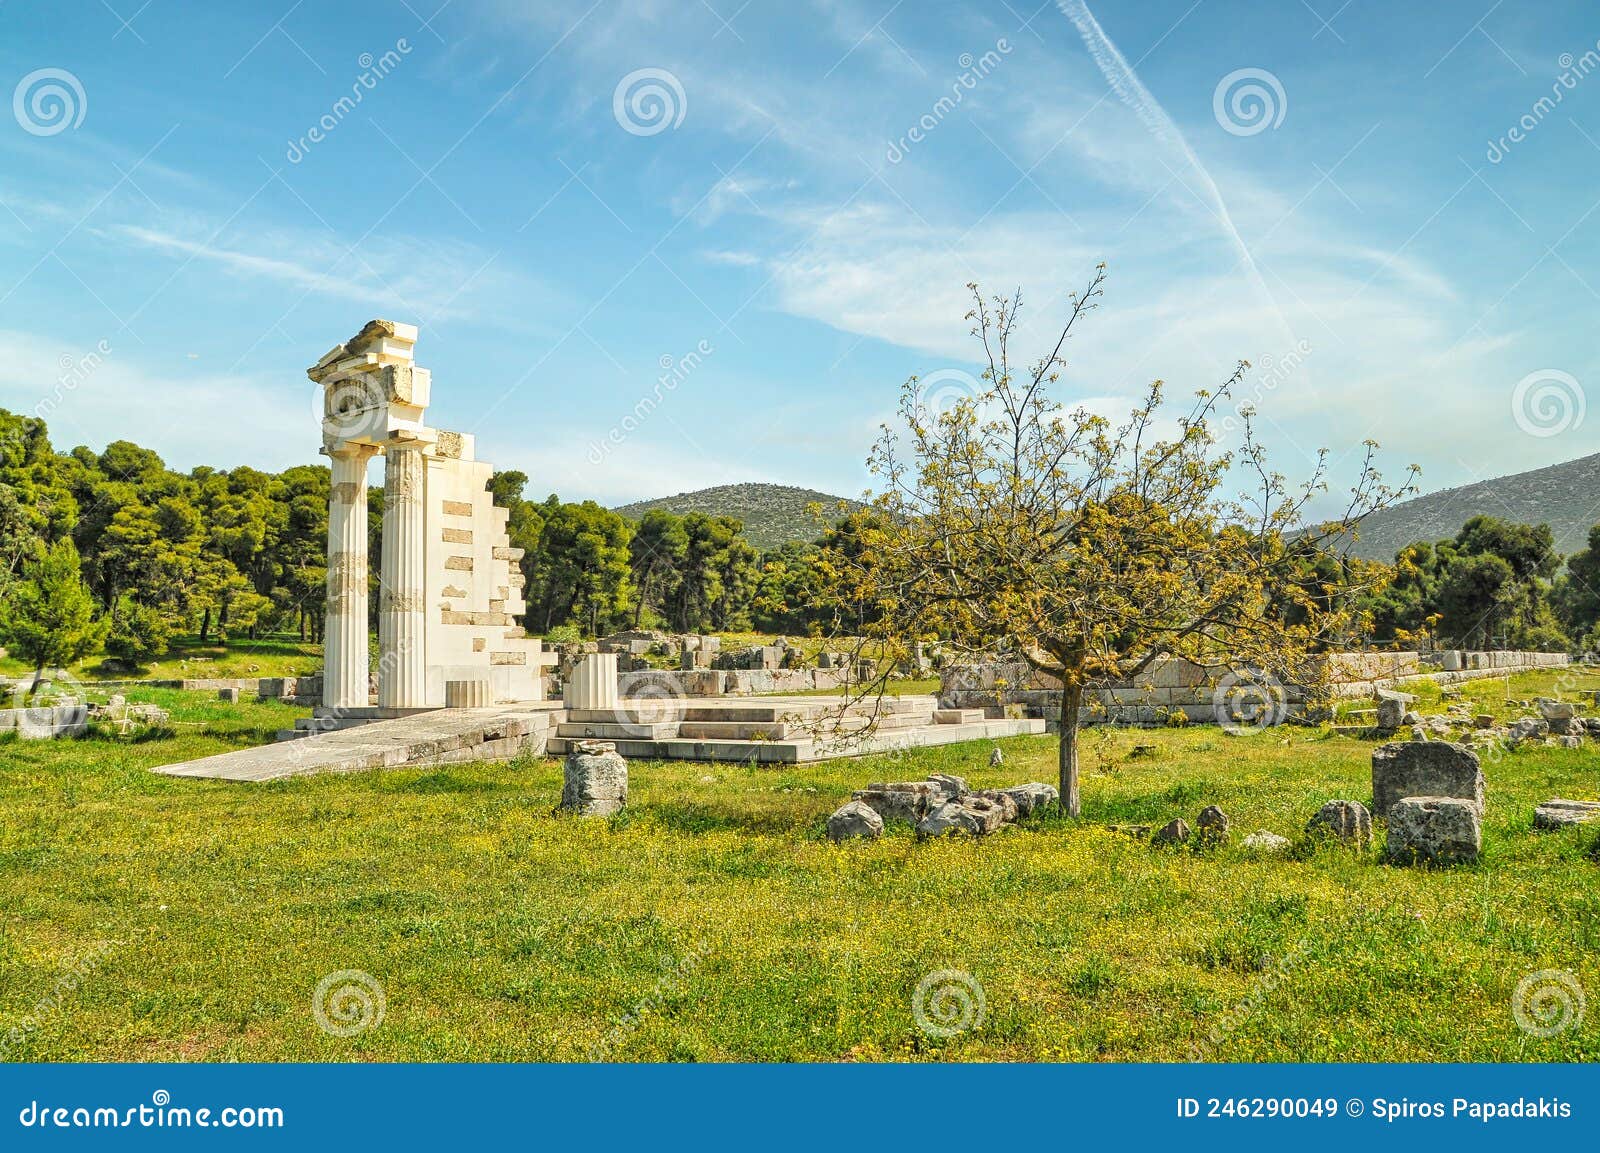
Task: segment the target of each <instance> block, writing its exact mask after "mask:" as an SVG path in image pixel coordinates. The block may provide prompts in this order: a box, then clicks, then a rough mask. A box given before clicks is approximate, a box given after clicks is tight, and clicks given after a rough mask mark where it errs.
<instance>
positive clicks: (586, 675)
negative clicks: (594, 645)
mask: <svg viewBox="0 0 1600 1153" xmlns="http://www.w3.org/2000/svg"><path fill="white" fill-rule="evenodd" d="M562 695H563V698H564V701H565V704H566V706H567V708H569V709H615V708H616V707H617V654H616V653H590V654H589V655H588V656H586V657H584V658H583V660H581V661H580V662H578V667H577V668H575V669H573V670H572V677H571V679H570V680H568V681H567V687H566V691H565V692H564V693H563V694H562Z"/></svg>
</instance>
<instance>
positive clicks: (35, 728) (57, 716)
mask: <svg viewBox="0 0 1600 1153" xmlns="http://www.w3.org/2000/svg"><path fill="white" fill-rule="evenodd" d="M88 731H89V709H88V706H87V705H83V704H62V705H40V706H39V707H38V708H35V709H0V733H16V734H17V736H18V737H20V738H21V739H22V740H25V741H29V740H50V739H51V738H53V737H78V736H82V735H83V734H84V733H86V732H88Z"/></svg>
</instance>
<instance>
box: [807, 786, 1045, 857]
mask: <svg viewBox="0 0 1600 1153" xmlns="http://www.w3.org/2000/svg"><path fill="white" fill-rule="evenodd" d="M1058 795H1059V794H1058V793H1057V792H1056V789H1055V787H1054V786H1052V785H1047V784H1044V783H1042V782H1040V781H1029V782H1028V783H1027V784H1022V785H1012V786H1011V787H1010V788H1005V789H983V790H980V791H977V792H974V791H973V790H972V789H970V788H969V787H968V785H967V782H966V780H965V779H964V778H962V777H956V776H948V775H945V774H934V775H933V776H931V777H929V778H927V779H926V780H922V781H894V782H879V783H874V784H869V785H868V786H867V787H866V788H864V789H858V790H857V791H856V792H855V793H853V794H851V798H850V800H849V801H848V802H847V803H845V804H844V805H841V806H840V807H839V809H838V810H837V811H835V812H834V814H833V815H832V816H831V817H829V818H828V836H829V837H830V838H831V839H832V840H835V841H843V840H847V839H851V838H867V839H870V838H873V837H878V836H881V835H882V833H883V825H884V822H885V821H904V822H906V823H907V824H911V825H914V826H916V830H917V836H918V837H924V838H926V837H941V836H945V835H947V834H950V833H972V834H974V835H976V836H982V835H984V834H987V833H992V832H994V831H995V830H996V829H998V828H1000V827H1001V826H1003V825H1008V824H1012V823H1014V822H1015V821H1016V820H1017V819H1018V818H1020V817H1025V816H1028V815H1029V814H1030V813H1033V812H1036V811H1038V810H1039V809H1041V808H1044V807H1045V806H1048V805H1053V804H1055V803H1056V800H1057V797H1058ZM867 813H870V814H872V816H871V817H868V816H867V815H866V814H867Z"/></svg>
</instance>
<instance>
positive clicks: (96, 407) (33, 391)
mask: <svg viewBox="0 0 1600 1153" xmlns="http://www.w3.org/2000/svg"><path fill="white" fill-rule="evenodd" d="M132 347H133V346H129V347H127V348H124V347H121V346H119V345H116V344H114V343H107V344H105V345H103V346H100V347H99V348H97V347H96V346H95V345H94V344H93V343H92V342H91V343H87V344H85V345H84V346H83V347H75V346H73V345H71V344H70V343H67V342H63V341H56V340H50V339H46V338H43V337H39V336H36V335H33V334H30V333H24V332H15V331H10V330H4V329H0V408H7V409H10V410H11V411H12V412H16V413H21V414H23V415H27V416H40V417H42V418H43V419H44V420H45V422H46V424H47V425H48V426H49V429H50V441H51V443H52V444H53V445H54V446H55V447H56V449H57V451H65V450H67V449H69V448H72V447H73V446H75V445H79V444H85V445H88V446H89V447H90V448H91V449H93V450H95V451H96V452H99V451H100V450H101V449H103V448H104V447H105V446H106V445H107V444H108V443H110V442H111V441H113V440H131V441H134V442H136V443H138V444H141V445H144V446H145V447H147V448H154V449H156V450H157V451H158V452H160V454H161V456H162V458H163V459H164V460H166V462H167V464H168V465H170V466H172V467H174V468H178V469H184V470H187V469H190V468H193V467H195V466H196V465H202V464H208V465H214V466H216V467H219V468H232V467H234V466H236V465H240V464H249V465H253V466H255V467H258V468H263V469H272V470H277V469H282V468H286V467H288V466H289V465H293V464H304V463H306V462H307V461H308V460H312V459H315V446H316V444H317V442H318V432H317V425H316V422H315V420H314V418H313V412H312V407H311V392H310V390H311V389H312V387H313V386H312V385H311V383H310V382H309V381H307V382H305V389H304V390H303V392H302V391H300V390H291V391H290V392H289V394H288V396H287V397H286V395H285V393H284V389H283V386H282V383H281V382H265V381H260V380H256V379H254V378H252V377H248V376H237V375H230V376H217V375H214V374H210V373H205V372H202V371H199V370H198V369H190V370H189V371H188V372H185V371H184V369H183V368H175V367H163V368H162V369H159V370H157V369H153V368H151V367H149V366H146V365H144V364H142V363H140V362H139V361H138V360H137V359H135V353H134V352H133V351H132ZM302 395H303V397H304V399H303V401H302V399H301V398H302Z"/></svg>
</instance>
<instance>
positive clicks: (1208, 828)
mask: <svg viewBox="0 0 1600 1153" xmlns="http://www.w3.org/2000/svg"><path fill="white" fill-rule="evenodd" d="M1228 825H1229V821H1228V814H1227V813H1224V812H1223V811H1222V810H1221V809H1220V808H1218V807H1217V806H1216V805H1207V806H1206V807H1205V808H1203V809H1201V810H1200V815H1199V816H1198V817H1196V818H1195V821H1194V830H1195V835H1196V837H1197V838H1198V839H1199V841H1200V843H1201V844H1202V845H1207V846H1215V845H1221V844H1224V843H1226V842H1227V840H1228Z"/></svg>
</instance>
